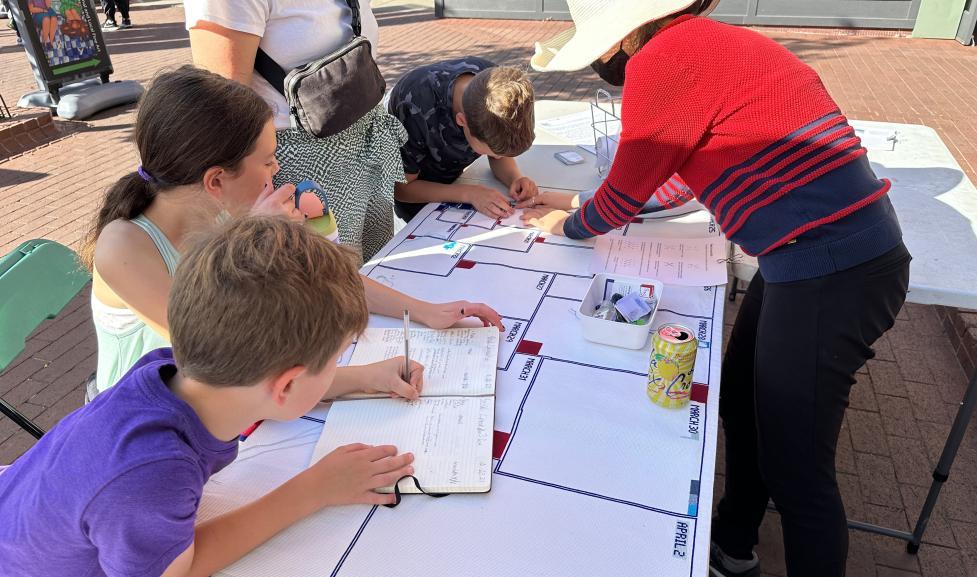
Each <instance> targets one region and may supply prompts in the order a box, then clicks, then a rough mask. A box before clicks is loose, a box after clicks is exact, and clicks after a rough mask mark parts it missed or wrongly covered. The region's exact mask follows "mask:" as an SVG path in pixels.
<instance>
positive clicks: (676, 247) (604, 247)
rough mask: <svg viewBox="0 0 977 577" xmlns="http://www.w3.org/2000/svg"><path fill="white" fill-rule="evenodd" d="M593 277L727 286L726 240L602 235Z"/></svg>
mask: <svg viewBox="0 0 977 577" xmlns="http://www.w3.org/2000/svg"><path fill="white" fill-rule="evenodd" d="M594 249H595V250H594V257H593V260H592V261H591V263H590V271H591V272H593V273H598V272H610V273H618V274H622V275H628V276H636V277H643V278H652V279H658V280H660V281H662V282H663V283H666V284H678V285H687V286H711V285H718V284H725V283H726V240H725V239H724V238H722V237H711V238H652V237H640V236H627V237H625V236H620V235H605V236H602V237H599V238H598V239H597V244H596V246H595V247H594Z"/></svg>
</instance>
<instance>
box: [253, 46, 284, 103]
mask: <svg viewBox="0 0 977 577" xmlns="http://www.w3.org/2000/svg"><path fill="white" fill-rule="evenodd" d="M254 70H255V72H257V73H258V74H260V75H261V77H262V78H264V79H265V80H267V81H268V84H271V87H272V88H274V89H275V90H277V91H278V93H279V94H281V95H282V96H285V71H284V70H282V67H281V66H279V65H278V63H277V62H275V61H274V60H273V59H272V57H271V56H268V54H267V53H266V52H265V51H264V50H262V49H261V48H260V47H259V48H258V52H257V53H256V54H255V55H254Z"/></svg>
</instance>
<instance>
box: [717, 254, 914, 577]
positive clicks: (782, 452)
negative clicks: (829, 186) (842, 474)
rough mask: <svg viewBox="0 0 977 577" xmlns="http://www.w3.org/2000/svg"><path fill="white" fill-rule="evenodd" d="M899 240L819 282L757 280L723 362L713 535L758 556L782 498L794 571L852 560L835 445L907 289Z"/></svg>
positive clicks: (729, 549)
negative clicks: (764, 529)
mask: <svg viewBox="0 0 977 577" xmlns="http://www.w3.org/2000/svg"><path fill="white" fill-rule="evenodd" d="M910 260H911V257H910V255H909V252H908V251H907V250H906V247H905V246H903V245H902V244H901V243H900V245H899V246H898V247H896V248H894V249H892V250H891V251H889V252H888V253H886V254H884V255H882V256H880V257H877V258H875V259H873V260H871V261H869V262H866V263H863V264H861V265H858V266H856V267H854V268H851V269H848V270H845V271H841V272H837V273H834V274H831V275H827V276H824V277H820V278H815V279H810V280H804V281H797V282H789V283H770V284H766V283H764V281H763V278H762V277H761V275H760V274H757V275H756V277H754V279H753V281H752V282H751V283H750V288H749V290H748V291H747V293H746V295H745V297H744V299H743V302H742V303H741V308H740V311H739V315H738V316H737V317H736V323H735V325H734V327H733V333H732V336H731V337H730V341H729V346H728V348H727V349H726V356H725V358H724V359H723V370H722V396H721V398H720V400H719V414H720V416H721V417H722V419H723V428H724V431H725V434H726V486H725V495H724V496H723V498H722V500H721V501H720V502H719V507H718V515H717V517H716V518H715V519H714V520H713V526H712V528H713V540H714V541H716V542H717V543H718V544H719V546H720V547H721V548H722V549H723V550H724V551H725V552H726V553H727V554H729V555H732V556H733V557H738V558H742V559H749V558H750V555H751V553H752V550H753V546H754V545H756V543H757V531H758V528H759V526H760V522H761V521H762V520H763V515H764V513H765V511H766V507H767V501H768V499H773V502H774V504H775V505H776V507H777V511H778V512H779V513H780V515H781V521H782V524H783V539H784V549H785V553H786V560H787V574H788V575H789V576H790V577H802V576H812V577H813V576H817V577H836V576H838V577H840V576H843V575H844V574H845V560H846V558H847V556H848V529H847V522H846V518H845V507H844V504H843V503H842V501H841V494H840V493H839V491H838V483H837V479H836V476H835V449H836V447H837V444H838V434H839V431H840V429H841V423H842V418H843V417H844V415H845V408H846V407H847V406H848V393H849V390H850V389H851V386H852V385H853V384H854V383H855V377H854V376H855V371H857V370H858V369H859V368H860V367H861V366H862V365H863V364H864V363H865V361H866V360H868V359H870V358H872V356H874V352H873V351H872V348H871V345H872V343H874V342H875V340H876V339H878V338H879V337H880V336H881V335H882V333H884V332H885V331H886V330H888V329H889V328H890V327H892V325H893V323H894V322H895V318H896V314H898V312H899V309H900V308H902V305H903V302H904V301H905V299H906V290H907V288H908V286H909V261H910Z"/></svg>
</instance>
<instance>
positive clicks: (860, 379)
mask: <svg viewBox="0 0 977 577" xmlns="http://www.w3.org/2000/svg"><path fill="white" fill-rule="evenodd" d="M859 370H862V369H859ZM855 379H856V382H855V384H854V385H852V387H851V392H850V393H849V395H848V406H849V407H850V408H852V409H860V410H862V411H876V412H877V411H878V410H879V404H878V402H877V401H876V399H875V391H874V388H873V385H872V377H871V376H870V375H869V374H868V370H867V369H866V370H865V372H864V373H856V374H855Z"/></svg>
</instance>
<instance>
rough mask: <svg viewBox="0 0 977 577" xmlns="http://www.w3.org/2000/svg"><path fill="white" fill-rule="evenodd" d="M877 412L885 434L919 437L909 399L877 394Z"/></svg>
mask: <svg viewBox="0 0 977 577" xmlns="http://www.w3.org/2000/svg"><path fill="white" fill-rule="evenodd" d="M876 400H877V401H878V404H879V414H880V415H881V416H882V428H883V429H885V432H886V434H888V435H890V436H896V437H910V438H914V439H919V438H921V434H920V432H919V427H918V426H917V425H916V419H915V418H914V417H913V410H912V403H911V402H910V401H909V399H904V398H901V397H892V396H889V395H878V396H877V397H876ZM890 446H891V445H890Z"/></svg>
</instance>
